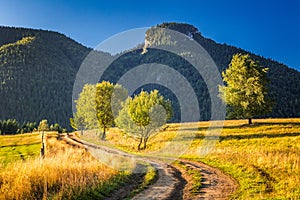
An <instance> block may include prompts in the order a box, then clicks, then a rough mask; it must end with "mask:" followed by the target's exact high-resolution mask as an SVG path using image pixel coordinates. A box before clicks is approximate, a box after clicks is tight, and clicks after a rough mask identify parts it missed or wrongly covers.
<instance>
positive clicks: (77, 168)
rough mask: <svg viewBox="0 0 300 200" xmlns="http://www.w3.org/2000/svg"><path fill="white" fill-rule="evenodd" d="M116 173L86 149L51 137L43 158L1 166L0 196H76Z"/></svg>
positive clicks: (22, 197) (50, 197)
mask: <svg viewBox="0 0 300 200" xmlns="http://www.w3.org/2000/svg"><path fill="white" fill-rule="evenodd" d="M118 174H119V173H118V172H117V171H116V170H113V169H110V168H108V167H107V166H104V165H102V164H101V163H99V162H98V161H97V160H96V159H94V158H93V157H92V156H91V155H90V154H89V153H87V152H86V150H85V149H83V148H76V147H71V146H70V145H67V144H66V143H64V142H63V141H58V140H56V138H54V137H51V138H49V139H47V153H46V156H45V158H44V159H40V158H36V159H30V160H27V161H25V162H22V161H19V162H15V163H11V164H8V165H7V166H6V167H5V168H3V169H2V170H1V172H0V199H16V200H18V199H20V200H21V199H71V198H73V199H77V198H79V197H83V196H84V195H85V194H87V193H88V192H91V190H96V189H97V188H98V189H99V190H101V189H103V190H105V189H106V188H105V187H107V185H109V183H110V181H111V182H114V181H116V180H115V179H114V177H116V176H118ZM120 179H121V178H120ZM92 192H93V191H92ZM103 193H105V191H103ZM94 195H95V194H94ZM97 195H98V197H101V193H99V194H97Z"/></svg>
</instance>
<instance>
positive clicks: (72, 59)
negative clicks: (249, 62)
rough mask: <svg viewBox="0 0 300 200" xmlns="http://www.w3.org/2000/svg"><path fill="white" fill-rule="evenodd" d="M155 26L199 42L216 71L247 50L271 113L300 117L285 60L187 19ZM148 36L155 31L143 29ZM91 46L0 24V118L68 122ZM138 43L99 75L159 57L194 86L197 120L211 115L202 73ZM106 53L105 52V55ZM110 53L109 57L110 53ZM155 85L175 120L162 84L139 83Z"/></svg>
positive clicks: (298, 87) (114, 74) (297, 86)
mask: <svg viewBox="0 0 300 200" xmlns="http://www.w3.org/2000/svg"><path fill="white" fill-rule="evenodd" d="M158 26H159V27H164V28H169V29H173V30H176V31H179V32H182V33H184V34H186V35H188V36H189V37H192V38H193V39H194V40H195V41H197V42H198V43H200V44H201V45H202V46H203V47H204V48H205V49H206V51H207V52H208V53H209V54H210V55H211V57H212V58H213V60H214V61H215V63H216V65H217V67H218V69H219V71H222V70H224V69H225V68H226V67H227V66H228V64H229V62H230V60H231V58H232V55H233V54H235V53H249V54H250V55H251V57H253V58H254V59H255V60H258V61H259V62H260V64H262V65H263V66H265V67H268V68H269V69H270V70H269V79H270V96H271V98H273V99H274V100H275V102H276V104H275V106H274V109H273V112H272V113H271V114H270V115H268V116H270V117H300V81H299V80H300V72H298V71H296V70H293V69H291V68H288V67H287V66H285V65H284V64H281V63H278V62H276V61H273V60H271V59H265V58H263V57H261V56H258V55H254V54H252V53H250V52H247V51H245V50H242V49H240V48H236V47H233V46H230V45H226V44H218V43H216V42H214V41H213V40H211V39H207V38H205V37H203V36H202V35H201V33H200V32H199V31H198V29H197V28H195V27H193V26H192V25H188V24H180V23H164V24H161V25H158ZM146 37H147V40H151V38H152V40H153V41H154V40H155V35H151V33H150V32H147V34H146ZM90 51H91V49H89V48H87V47H85V46H83V45H81V44H79V43H77V42H76V41H74V40H72V39H70V38H68V37H66V36H64V35H62V34H60V33H57V32H52V31H44V30H33V29H25V28H10V27H0V96H1V98H0V120H1V119H8V118H15V119H17V120H18V121H20V122H23V121H37V122H38V121H40V120H42V119H48V121H49V122H50V123H54V122H58V123H59V124H61V125H62V126H64V127H68V124H69V118H70V117H72V90H73V84H74V80H75V76H76V73H77V71H78V69H79V67H80V65H81V63H82V61H83V59H84V58H85V57H86V56H87V54H88V53H89V52H90ZM142 52H143V47H141V48H140V49H135V50H132V51H128V52H127V53H125V54H123V55H122V56H121V57H119V58H118V59H117V60H115V61H114V62H113V63H112V64H111V65H110V67H109V68H108V69H107V70H106V71H105V73H104V75H103V77H102V79H105V80H110V81H112V82H116V81H117V80H118V78H120V77H121V76H122V74H124V73H125V72H126V71H128V70H129V69H131V68H132V67H133V66H138V65H140V64H143V63H153V62H158V63H161V64H166V65H171V66H173V67H174V68H175V69H176V70H178V71H179V72H180V73H181V74H183V75H184V76H185V77H186V78H187V80H188V81H189V82H190V83H191V85H192V86H193V87H194V88H195V91H196V94H197V97H198V101H199V102H200V104H199V106H200V110H201V120H208V119H209V117H210V113H209V112H210V100H209V96H208V90H207V88H206V86H205V83H204V82H203V80H202V78H201V76H199V75H197V73H194V71H193V69H192V68H191V67H189V63H187V62H186V61H184V60H183V59H181V58H179V57H176V56H174V55H171V54H168V53H167V52H164V53H161V52H160V51H158V50H155V49H154V50H153V49H152V50H149V51H148V52H147V53H145V54H142ZM106 56H108V55H106ZM112 59H113V57H112ZM154 87H155V88H159V89H160V90H161V91H162V93H165V94H166V96H167V97H168V98H170V99H171V100H173V101H174V105H173V106H174V107H175V115H174V118H173V121H179V119H180V113H179V112H178V111H179V105H178V102H177V101H176V97H175V96H174V94H172V92H171V91H169V90H168V89H167V88H163V87H161V86H157V85H148V86H145V87H143V89H145V90H147V89H152V88H154Z"/></svg>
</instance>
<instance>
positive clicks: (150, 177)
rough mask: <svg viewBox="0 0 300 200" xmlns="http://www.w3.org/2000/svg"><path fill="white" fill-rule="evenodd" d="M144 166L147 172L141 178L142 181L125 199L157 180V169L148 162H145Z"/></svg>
mask: <svg viewBox="0 0 300 200" xmlns="http://www.w3.org/2000/svg"><path fill="white" fill-rule="evenodd" d="M146 167H147V170H146V171H147V172H146V174H145V176H144V178H143V181H142V183H141V184H140V185H139V187H138V188H136V189H135V190H133V191H132V192H131V193H130V195H129V196H128V197H127V198H126V199H131V198H132V197H134V196H135V195H136V194H138V193H139V192H141V191H143V190H145V189H146V188H148V186H149V185H151V184H152V183H154V182H155V181H156V180H157V178H158V173H157V170H156V169H155V167H153V166H151V165H150V164H147V165H146Z"/></svg>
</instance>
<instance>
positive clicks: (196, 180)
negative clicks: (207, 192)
mask: <svg viewBox="0 0 300 200" xmlns="http://www.w3.org/2000/svg"><path fill="white" fill-rule="evenodd" d="M174 165H176V166H178V167H180V168H182V169H183V170H184V171H186V173H187V174H188V175H189V176H190V177H191V182H192V185H191V188H190V192H191V194H193V195H197V194H199V193H200V189H201V187H202V175H201V171H200V170H199V169H193V168H191V167H189V166H187V165H185V164H184V163H183V162H180V161H175V162H174Z"/></svg>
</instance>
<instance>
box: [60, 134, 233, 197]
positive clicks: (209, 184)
mask: <svg viewBox="0 0 300 200" xmlns="http://www.w3.org/2000/svg"><path fill="white" fill-rule="evenodd" d="M66 140H71V141H69V142H70V143H72V141H73V142H75V143H79V145H82V146H83V147H85V148H86V149H87V150H88V151H90V152H92V155H93V154H94V153H93V152H95V151H96V152H97V151H101V152H102V154H103V153H107V154H110V155H113V156H119V157H126V158H129V159H135V160H139V161H142V162H147V163H149V164H151V165H152V166H154V167H155V168H156V170H157V173H158V178H157V180H156V181H155V182H154V183H153V184H152V185H150V186H149V187H148V188H146V189H145V190H143V191H142V192H140V193H138V194H137V195H136V196H134V197H133V198H132V199H133V200H151V199H157V200H177V199H184V200H190V199H220V200H221V199H222V200H223V199H228V198H229V196H230V195H231V194H232V193H233V192H234V191H236V189H237V183H236V181H235V180H234V179H232V178H231V177H230V176H229V175H226V174H224V173H223V172H222V171H221V170H219V169H216V168H213V167H210V166H208V165H205V164H204V163H201V162H195V161H188V160H183V159H179V161H180V162H182V163H183V164H184V165H186V166H188V167H189V168H192V169H195V170H199V171H200V172H201V176H202V180H201V183H202V187H201V189H200V191H199V192H198V193H197V194H196V195H195V194H192V193H191V191H190V187H191V184H192V182H191V181H190V180H191V178H190V177H189V175H188V174H187V173H186V171H185V170H183V169H180V168H178V167H176V166H175V165H174V166H172V165H170V164H168V163H166V162H163V161H161V160H160V159H159V158H153V157H142V156H136V155H132V154H128V153H126V152H123V151H120V150H117V149H114V148H110V147H107V146H100V145H95V144H92V143H88V142H86V141H83V140H81V139H79V138H77V137H74V136H70V137H66ZM102 154H100V156H101V155H102ZM96 157H97V156H96ZM98 159H101V157H98ZM114 199H118V198H117V197H116V198H114Z"/></svg>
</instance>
